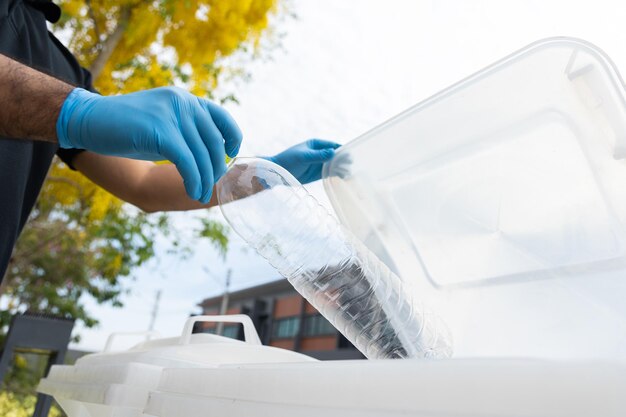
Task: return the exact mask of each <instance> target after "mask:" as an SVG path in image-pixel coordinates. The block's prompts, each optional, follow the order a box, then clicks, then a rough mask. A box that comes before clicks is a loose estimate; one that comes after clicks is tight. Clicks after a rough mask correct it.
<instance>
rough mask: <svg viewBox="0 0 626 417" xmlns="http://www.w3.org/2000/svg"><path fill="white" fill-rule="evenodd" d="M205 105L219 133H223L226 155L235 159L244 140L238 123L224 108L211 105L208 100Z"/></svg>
mask: <svg viewBox="0 0 626 417" xmlns="http://www.w3.org/2000/svg"><path fill="white" fill-rule="evenodd" d="M204 104H205V106H206V109H208V111H209V113H210V114H211V117H212V118H213V122H214V123H215V126H217V128H218V129H219V131H220V132H221V133H222V137H223V138H224V149H225V151H226V154H227V155H228V156H229V157H231V158H234V157H235V156H237V153H238V152H239V147H240V146H241V141H242V139H243V135H242V133H241V129H239V126H237V122H235V119H233V117H232V116H231V115H230V113H228V112H227V111H226V110H224V109H223V108H222V107H220V106H218V105H217V104H214V103H211V102H210V101H208V100H204Z"/></svg>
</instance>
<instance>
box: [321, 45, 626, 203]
mask: <svg viewBox="0 0 626 417" xmlns="http://www.w3.org/2000/svg"><path fill="white" fill-rule="evenodd" d="M554 46H571V47H576V48H579V49H583V50H585V51H587V52H589V54H590V55H592V56H594V57H595V58H596V59H597V60H598V62H599V63H600V64H601V65H602V67H603V68H604V69H605V71H606V72H607V74H608V75H609V77H610V79H611V82H612V84H613V87H614V88H615V89H616V90H618V91H619V92H620V98H621V100H622V102H623V104H624V106H625V107H626V95H625V93H624V91H625V89H626V84H625V83H624V80H623V78H622V76H621V75H620V73H619V71H618V70H617V66H616V65H615V63H614V62H613V61H612V60H611V58H610V57H609V56H608V55H607V53H606V52H604V50H602V49H601V48H599V47H598V46H596V45H595V44H593V43H591V42H589V41H586V40H584V39H580V38H575V37H569V36H554V37H549V38H543V39H540V40H537V41H535V42H532V43H530V44H528V45H526V46H524V47H523V48H521V49H518V50H517V51H515V52H513V53H511V54H509V55H507V56H505V57H503V58H501V59H499V60H497V61H495V62H493V63H492V64H490V65H488V66H486V67H484V68H482V69H480V70H478V71H476V72H474V73H472V74H471V75H469V76H467V77H465V78H462V79H461V80H459V81H457V82H455V83H454V84H451V85H450V86H448V87H446V88H444V89H443V90H441V91H439V92H437V93H435V94H433V95H431V96H430V97H428V98H426V99H424V100H422V101H420V102H418V103H417V104H415V105H413V106H411V107H409V108H407V109H406V110H404V111H402V112H400V113H399V114H397V115H395V116H393V117H391V118H390V119H387V120H386V121H384V122H383V123H381V124H379V125H378V126H376V127H374V128H372V129H370V130H368V131H366V132H364V133H362V134H360V135H359V136H357V137H356V138H354V139H353V140H351V141H350V142H348V143H347V144H345V145H343V146H342V147H341V148H339V149H338V152H341V153H343V152H346V151H347V150H349V149H350V148H351V147H352V146H354V144H356V143H358V142H361V140H363V139H365V138H367V137H368V136H371V135H372V134H374V133H376V132H378V131H380V130H383V129H385V128H386V127H387V126H388V125H390V124H393V123H395V122H396V121H398V120H400V119H402V118H404V117H405V116H407V115H408V114H411V113H413V112H415V111H419V110H420V109H423V108H425V107H428V106H430V105H432V104H434V103H436V102H437V101H439V100H441V99H443V98H445V97H447V96H449V95H451V94H454V93H455V92H456V91H459V90H462V89H463V88H464V87H465V85H467V84H470V83H472V82H474V81H476V80H478V79H480V78H482V77H485V76H488V75H490V74H491V73H492V72H494V71H496V70H497V69H498V68H500V67H502V66H504V65H506V64H508V63H510V62H511V61H515V60H518V59H520V58H523V57H524V56H526V55H530V54H531V53H533V52H536V51H538V50H541V49H545V48H550V47H554ZM332 161H333V160H331V161H329V162H327V163H325V164H324V166H323V168H322V178H323V179H324V181H323V183H324V189H325V191H326V194H327V195H328V196H329V197H330V199H331V201H334V193H333V190H332V187H331V186H330V184H329V182H328V181H326V178H328V177H329V176H330V172H329V171H330V166H331V164H332ZM333 206H335V207H336V205H335V204H333Z"/></svg>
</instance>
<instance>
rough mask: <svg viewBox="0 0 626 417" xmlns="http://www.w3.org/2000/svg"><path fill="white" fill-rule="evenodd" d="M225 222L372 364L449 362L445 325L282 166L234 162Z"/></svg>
mask: <svg viewBox="0 0 626 417" xmlns="http://www.w3.org/2000/svg"><path fill="white" fill-rule="evenodd" d="M217 196H218V201H219V203H220V208H221V210H222V213H223V214H224V217H226V219H227V221H228V222H229V223H230V225H231V226H232V228H233V229H234V230H235V231H236V232H237V233H238V234H239V235H241V237H242V238H243V239H244V240H245V241H246V242H248V243H249V244H250V245H251V246H252V247H254V248H255V249H256V251H257V252H258V253H259V254H260V255H262V256H263V257H265V258H266V259H267V260H268V261H269V262H270V263H271V264H272V265H273V266H274V267H275V268H276V269H277V270H278V271H279V272H280V273H281V274H282V275H283V276H285V277H286V278H287V279H288V280H289V282H290V283H291V284H292V285H293V286H294V287H295V289H296V290H297V291H298V292H299V293H300V294H302V295H303V296H304V298H306V299H307V301H309V302H310V303H311V304H312V305H313V306H314V307H315V308H317V309H318V310H319V311H320V313H321V314H322V315H323V316H324V317H325V318H326V319H327V320H329V321H330V322H331V323H332V324H333V325H334V326H335V327H336V328H337V329H338V330H339V331H340V332H341V333H342V334H343V335H344V336H345V337H346V338H347V339H348V340H350V341H351V342H352V343H353V344H354V345H355V346H356V347H357V348H358V349H359V350H360V351H361V352H362V353H363V354H364V355H365V356H366V357H367V358H369V359H384V358H420V357H421V358H443V357H448V356H450V355H451V353H452V345H451V339H450V336H449V333H448V332H447V329H446V327H445V325H444V324H443V323H442V321H441V320H440V319H439V318H437V317H436V316H434V315H433V314H431V313H429V312H428V311H427V310H426V309H425V308H424V307H423V305H422V304H421V303H418V302H417V300H416V299H415V296H414V294H413V292H412V291H409V290H407V288H406V285H407V284H406V283H403V282H402V281H401V280H400V278H399V277H398V276H397V275H395V274H394V273H393V272H391V271H390V270H389V268H388V267H387V266H386V265H385V264H383V263H382V262H381V261H380V260H379V259H378V258H377V257H376V255H374V254H373V253H372V252H371V251H370V250H369V249H367V247H365V245H363V244H362V243H361V242H360V241H359V240H358V239H356V238H355V237H354V236H353V235H352V234H351V233H350V232H349V231H348V230H347V229H345V228H344V227H343V226H341V225H340V224H339V222H338V221H337V220H336V219H335V218H334V217H333V216H332V215H331V214H330V213H329V212H328V210H327V209H326V208H324V207H323V206H321V205H320V204H319V203H318V202H317V200H315V198H314V197H313V196H311V195H310V194H309V193H308V192H307V191H306V189H305V188H304V187H302V185H301V184H300V183H299V182H298V181H297V180H296V179H295V178H294V177H293V176H292V175H291V174H290V173H289V172H287V171H286V170H284V169H283V168H282V167H280V166H278V165H276V164H274V163H272V162H269V161H267V160H264V159H258V158H236V159H235V160H234V161H233V162H232V163H231V164H230V167H229V170H228V171H227V173H226V174H225V175H224V176H223V177H222V179H220V181H219V182H218V184H217Z"/></svg>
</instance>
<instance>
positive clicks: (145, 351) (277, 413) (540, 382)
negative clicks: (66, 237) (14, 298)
mask: <svg viewBox="0 0 626 417" xmlns="http://www.w3.org/2000/svg"><path fill="white" fill-rule="evenodd" d="M208 320H211V321H214V320H220V321H231V322H232V321H236V322H242V323H243V324H244V326H245V327H246V329H247V330H248V331H247V334H246V341H245V342H241V341H237V340H233V339H228V338H225V337H221V336H215V335H210V334H194V335H191V329H192V327H193V323H195V322H197V321H208ZM625 390H626V364H616V363H613V362H608V361H554V360H553V361H545V360H536V359H465V360H459V359H453V360H436V361H426V360H417V359H413V360H408V359H406V360H392V359H389V360H371V361H364V360H352V361H326V362H320V361H317V360H315V359H312V358H310V357H307V356H305V355H301V354H298V353H295V352H291V351H288V350H283V349H278V348H273V347H268V346H262V345H261V344H260V343H259V342H258V336H256V333H254V328H253V326H252V322H251V321H250V319H249V318H247V317H245V316H235V317H234V316H223V317H221V318H220V317H216V316H209V317H193V318H191V319H190V320H189V321H188V322H187V324H186V326H185V329H184V331H183V334H182V336H180V337H173V338H166V339H156V340H151V341H148V342H144V343H141V344H139V345H137V346H135V347H133V348H131V349H129V350H126V351H112V350H108V351H104V352H102V353H97V354H92V355H87V356H84V357H83V358H81V359H79V360H78V361H77V363H76V364H75V365H73V366H68V365H65V366H64V365H57V366H53V367H52V369H51V371H50V373H49V375H48V376H47V377H46V378H44V379H43V380H42V381H41V383H40V385H39V392H42V393H45V394H49V395H52V396H53V397H54V398H55V400H56V401H57V402H58V403H59V404H60V406H61V407H62V408H63V410H64V411H65V413H66V414H67V415H68V417H182V416H184V417H206V416H214V415H216V416H224V417H247V416H256V417H293V416H299V417H318V416H320V415H324V416H325V417H343V416H353V417H356V416H365V417H375V416H376V417H379V416H390V417H392V416H413V417H424V416H426V415H442V416H444V415H445V416H454V417H476V416H485V417H488V416H498V417H521V416H525V417H526V416H542V417H590V416H603V417H621V416H623V415H624V411H625V410H626V396H624V395H623V392H624V391H625Z"/></svg>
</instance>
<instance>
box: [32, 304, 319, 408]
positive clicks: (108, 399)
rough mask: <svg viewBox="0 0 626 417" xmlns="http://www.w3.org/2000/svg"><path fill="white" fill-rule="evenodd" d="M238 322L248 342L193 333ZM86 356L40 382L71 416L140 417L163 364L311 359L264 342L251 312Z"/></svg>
mask: <svg viewBox="0 0 626 417" xmlns="http://www.w3.org/2000/svg"><path fill="white" fill-rule="evenodd" d="M201 321H203V322H220V321H221V322H233V323H241V324H242V325H243V326H244V335H245V341H244V342H242V341H239V340H235V339H230V338H227V337H222V336H216V335H212V334H204V333H200V334H193V335H192V334H191V332H192V329H193V325H194V324H195V323H197V322H201ZM110 342H112V338H109V341H108V342H107V347H106V348H105V350H104V351H103V352H102V353H97V354H91V355H86V356H84V357H82V358H80V359H78V360H77V361H76V364H75V365H72V366H69V365H56V366H53V367H52V368H51V370H50V372H49V374H48V376H47V377H46V378H44V379H42V380H41V382H40V383H39V387H38V391H39V392H41V393H44V394H49V395H51V396H53V397H54V399H55V400H56V401H57V402H58V403H59V405H60V406H61V407H62V408H63V410H64V411H65V413H66V414H67V415H68V416H69V417H135V416H140V415H141V414H142V412H143V410H144V407H145V405H146V402H147V400H148V396H149V395H150V392H151V391H153V390H155V389H156V388H157V386H158V383H159V381H160V378H161V374H162V372H163V369H165V368H176V369H185V370H189V369H192V368H217V367H220V366H222V365H228V364H230V365H232V364H243V363H266V364H269V363H289V362H299V363H302V362H311V361H315V359H313V358H310V357H308V356H305V355H301V354H299V353H296V352H292V351H288V350H284V349H278V348H274V347H270V346H263V345H262V344H261V342H260V340H259V337H258V335H257V333H256V330H255V329H254V325H253V324H252V321H251V320H250V318H249V317H248V316H245V315H231V316H195V317H191V318H190V319H189V320H187V322H186V323H185V326H184V328H183V332H182V335H181V336H180V337H171V338H165V339H156V340H148V341H146V342H143V343H140V344H138V345H137V346H135V347H133V348H131V349H129V350H125V351H119V352H118V351H113V350H111V343H110Z"/></svg>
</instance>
